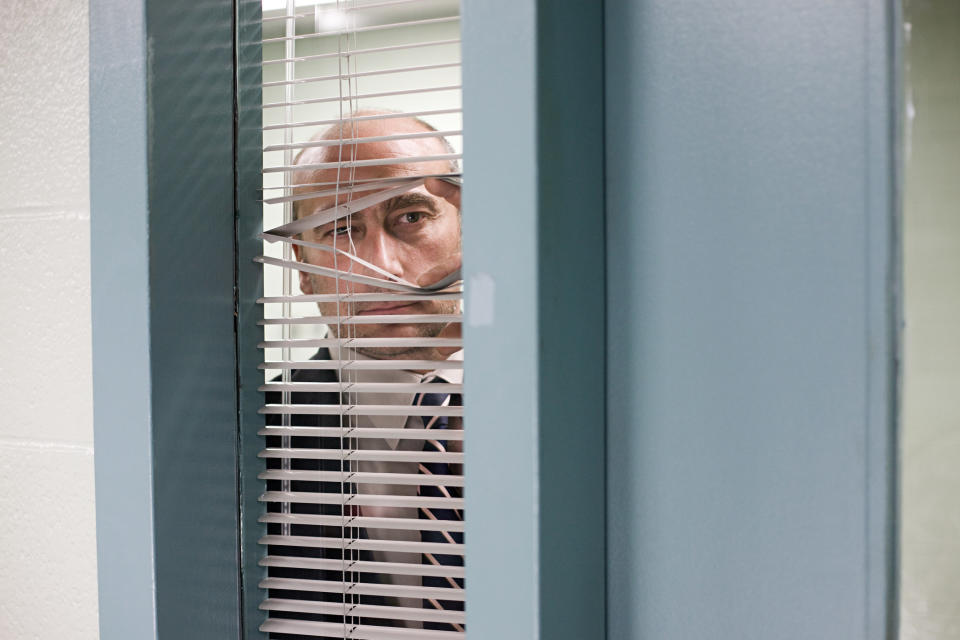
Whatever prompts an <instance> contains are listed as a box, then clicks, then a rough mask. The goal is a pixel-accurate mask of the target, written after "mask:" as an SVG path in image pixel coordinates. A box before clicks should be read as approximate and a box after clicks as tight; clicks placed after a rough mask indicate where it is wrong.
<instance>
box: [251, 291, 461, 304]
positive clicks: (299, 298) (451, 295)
mask: <svg viewBox="0 0 960 640" xmlns="http://www.w3.org/2000/svg"><path fill="white" fill-rule="evenodd" d="M462 297H463V294H462V293H461V292H459V291H454V292H444V293H433V292H424V293H317V294H310V295H302V294H301V295H293V296H271V297H268V298H257V303H258V304H275V303H282V302H413V301H416V302H419V301H421V300H459V299H460V298H462Z"/></svg>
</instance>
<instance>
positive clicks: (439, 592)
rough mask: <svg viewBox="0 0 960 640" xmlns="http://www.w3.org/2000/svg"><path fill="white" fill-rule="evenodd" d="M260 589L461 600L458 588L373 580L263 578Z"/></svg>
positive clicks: (460, 591)
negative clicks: (345, 582)
mask: <svg viewBox="0 0 960 640" xmlns="http://www.w3.org/2000/svg"><path fill="white" fill-rule="evenodd" d="M257 586H258V587H260V588H261V589H284V590H288V591H311V592H314V593H335V594H343V592H344V591H346V593H347V595H348V596H352V595H362V596H396V597H403V598H439V599H443V600H461V601H462V600H463V591H462V590H460V589H446V588H443V587H416V586H410V585H399V584H397V585H391V584H377V583H375V582H351V583H350V584H344V583H343V582H334V581H332V580H302V579H298V578H264V579H263V580H261V581H260V582H258V583H257Z"/></svg>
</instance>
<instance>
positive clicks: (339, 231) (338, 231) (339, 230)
mask: <svg viewBox="0 0 960 640" xmlns="http://www.w3.org/2000/svg"><path fill="white" fill-rule="evenodd" d="M348 233H350V226H349V225H344V226H342V227H334V228H333V229H330V231H327V235H328V236H345V235H347V234H348Z"/></svg>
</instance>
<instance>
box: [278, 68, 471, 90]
mask: <svg viewBox="0 0 960 640" xmlns="http://www.w3.org/2000/svg"><path fill="white" fill-rule="evenodd" d="M459 66H460V63H459V62H443V63H440V64H424V65H417V66H415V67H393V68H391V69H372V70H370V71H354V72H352V73H336V74H333V75H329V76H313V77H308V78H295V79H294V80H272V81H270V82H264V83H263V88H264V89H269V88H270V87H283V86H286V85H291V84H292V85H302V84H313V83H315V82H333V81H334V80H340V81H342V80H352V79H356V78H366V77H370V76H386V75H391V74H394V73H412V72H414V71H432V70H434V69H450V68H453V67H459Z"/></svg>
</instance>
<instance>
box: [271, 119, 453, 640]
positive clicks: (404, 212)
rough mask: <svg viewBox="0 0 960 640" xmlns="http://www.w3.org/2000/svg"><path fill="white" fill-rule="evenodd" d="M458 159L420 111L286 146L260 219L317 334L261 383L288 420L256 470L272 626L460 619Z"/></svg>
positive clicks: (426, 626) (274, 420)
mask: <svg viewBox="0 0 960 640" xmlns="http://www.w3.org/2000/svg"><path fill="white" fill-rule="evenodd" d="M458 157H459V155H458V154H456V153H455V152H454V150H453V149H452V147H451V146H450V144H449V142H448V141H447V140H446V139H445V138H444V137H443V136H442V134H441V132H438V131H436V130H435V129H434V128H433V127H431V126H430V125H428V124H426V123H425V122H423V121H421V120H419V119H416V118H411V117H406V116H402V114H395V113H392V112H379V111H361V112H356V113H354V114H351V115H350V116H349V117H348V118H345V119H344V120H343V121H341V122H339V123H337V124H335V125H333V126H331V127H330V128H328V129H326V130H324V131H321V132H320V133H318V134H317V135H316V136H314V137H313V138H312V139H311V141H310V143H308V144H307V146H306V147H305V148H304V149H303V151H302V152H301V153H300V155H299V156H298V157H297V159H296V161H295V167H294V168H293V181H292V182H293V184H294V185H297V186H296V187H295V188H294V190H293V193H294V195H295V197H296V199H295V200H294V205H293V210H294V222H293V223H292V224H288V225H285V227H281V228H279V229H277V230H274V231H276V232H277V236H283V237H285V238H286V241H289V242H292V243H293V245H294V246H293V250H294V253H295V255H296V259H297V263H296V265H295V268H296V269H297V270H298V271H299V283H300V289H301V290H302V292H303V293H304V294H305V295H306V296H307V299H308V300H312V301H315V302H316V303H317V305H318V308H319V311H320V314H321V318H322V321H323V322H324V323H325V324H326V325H327V327H328V337H327V338H326V339H324V340H320V341H317V342H318V343H319V344H320V349H319V350H318V351H317V353H316V354H315V355H314V356H313V358H312V359H311V361H310V362H309V363H305V364H304V365H303V367H302V368H297V369H295V370H293V371H292V373H291V375H290V376H289V381H288V382H287V383H286V385H283V384H280V385H277V384H273V385H268V387H270V386H273V387H274V388H278V387H279V390H277V391H270V392H269V393H268V394H267V406H266V407H265V413H267V414H268V415H267V423H268V425H272V426H287V427H292V428H293V429H292V430H290V431H288V432H285V433H287V434H288V435H289V434H291V433H292V434H295V435H292V437H289V439H288V440H286V441H284V442H282V441H281V438H280V437H279V436H276V435H271V436H268V442H267V445H268V448H267V452H266V453H267V457H268V467H270V468H272V469H281V462H282V460H284V459H286V460H288V463H287V465H288V466H287V471H289V473H287V475H284V476H282V477H284V478H290V480H288V484H286V485H284V486H283V487H281V483H280V481H278V480H271V481H269V482H268V496H272V498H273V499H271V498H269V497H268V502H270V504H269V510H270V511H271V514H268V521H269V522H272V524H270V525H269V531H268V533H269V534H270V535H268V539H269V541H270V545H269V550H268V557H267V558H266V560H265V562H264V563H265V564H266V565H267V566H268V567H269V569H268V571H269V579H268V581H267V584H269V585H270V587H271V588H270V592H269V597H268V599H267V600H266V601H265V605H266V608H267V609H268V611H269V616H270V618H271V619H273V620H276V622H277V623H278V624H279V626H276V627H268V628H273V629H276V632H274V633H273V637H277V638H286V637H290V638H295V637H302V635H301V634H306V633H309V634H311V635H316V636H317V637H353V635H352V633H353V632H351V631H350V629H355V630H356V628H357V627H363V628H365V629H371V631H364V633H372V634H373V635H365V636H363V637H377V636H376V630H375V628H376V627H407V628H411V629H422V630H424V632H423V637H438V638H440V637H446V636H447V635H450V636H454V635H459V634H460V633H462V632H463V630H464V613H463V602H464V595H463V594H464V590H463V587H464V582H463V508H462V502H463V490H462V488H463V482H462V468H461V460H462V451H463V437H462V434H463V431H462V421H461V418H460V415H461V411H462V409H461V407H462V395H461V389H462V378H463V368H462V361H463V351H462V348H461V346H460V345H461V341H460V338H461V330H460V328H461V325H460V315H461V287H460V284H461V283H460V281H459V269H460V259H461V241H460V188H459V186H458V184H457V182H458V180H457V177H458V176H459V163H458V162H457V158H458ZM265 237H267V239H271V238H270V237H269V235H268V236H265ZM275 382H276V381H275ZM284 392H285V393H284ZM302 427H308V428H319V429H300V430H297V428H302ZM267 431H268V433H269V432H270V428H269V427H268V430H267ZM314 433H316V435H315V434H314ZM271 451H273V452H274V453H271ZM284 473H286V471H285V472H284ZM275 477H279V476H275ZM282 490H283V491H282ZM281 493H283V495H282V496H281V495H280V494H281ZM277 497H282V498H283V499H282V500H276V498H277ZM288 500H289V509H288V513H281V511H283V509H282V508H281V505H282V503H283V502H287V501H288ZM271 515H272V516H273V519H272V520H271V519H270V518H269V516H271ZM283 525H285V528H284V526H283ZM283 536H290V537H289V538H284V537H283ZM281 621H282V622H281ZM289 625H301V626H300V627H292V626H289ZM341 627H342V630H341ZM428 630H429V631H430V633H429V634H427V633H426V632H427V631H428ZM288 631H293V633H294V634H296V635H288V633H287V632H288ZM443 632H446V633H443ZM391 637H392V636H391ZM417 637H420V636H419V635H418V636H417Z"/></svg>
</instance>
